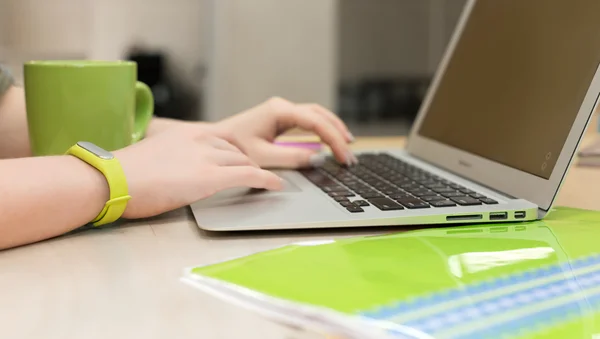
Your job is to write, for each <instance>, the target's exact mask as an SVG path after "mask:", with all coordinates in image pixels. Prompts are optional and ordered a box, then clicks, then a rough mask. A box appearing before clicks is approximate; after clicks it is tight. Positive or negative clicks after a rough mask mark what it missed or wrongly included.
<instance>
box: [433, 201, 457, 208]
mask: <svg viewBox="0 0 600 339" xmlns="http://www.w3.org/2000/svg"><path fill="white" fill-rule="evenodd" d="M430 204H431V206H433V207H452V206H456V203H455V202H453V201H450V200H438V201H432V202H430Z"/></svg>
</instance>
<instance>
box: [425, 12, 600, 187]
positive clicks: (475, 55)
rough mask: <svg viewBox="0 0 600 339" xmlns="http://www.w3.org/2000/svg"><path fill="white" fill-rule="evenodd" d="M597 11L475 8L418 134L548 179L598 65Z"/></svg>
mask: <svg viewBox="0 0 600 339" xmlns="http://www.w3.org/2000/svg"><path fill="white" fill-rule="evenodd" d="M599 13H600V1H598V0H569V1H565V0H529V1H523V0H503V1H497V0H480V1H477V2H476V3H475V5H474V7H473V9H472V12H471V15H470V17H469V19H468V21H467V23H466V25H465V28H464V31H463V34H462V36H461V37H460V39H459V42H458V44H457V45H456V48H455V50H454V54H453V56H452V58H451V59H450V61H449V63H448V65H447V68H446V72H445V74H444V75H443V77H442V78H441V80H440V83H439V86H438V88H437V91H436V92H435V95H434V96H433V98H432V101H431V103H430V107H429V110H428V112H427V115H426V116H425V117H424V118H423V122H422V124H421V128H420V130H419V131H418V133H419V134H420V135H421V136H424V137H427V138H430V139H433V140H436V141H439V142H441V143H444V144H447V145H450V146H453V147H455V148H459V149H461V150H464V151H466V152H470V153H472V154H476V155H478V156H481V157H484V158H487V159H489V160H493V161H496V162H498V163H501V164H504V165H507V166H510V167H513V168H516V169H519V170H522V171H525V172H528V173H531V174H533V175H536V176H538V177H542V178H545V179H548V178H549V177H550V175H551V174H552V170H553V169H554V166H555V164H556V161H557V159H558V156H559V155H560V153H561V150H562V147H563V144H564V143H565V141H566V139H567V136H568V134H569V132H570V130H571V126H572V124H573V122H574V121H575V118H576V116H577V114H578V111H579V109H580V106H581V104H582V102H583V100H584V97H585V95H586V92H587V90H588V87H589V85H590V83H591V81H592V78H593V77H594V74H595V72H596V69H597V67H598V64H599V62H600V14H599Z"/></svg>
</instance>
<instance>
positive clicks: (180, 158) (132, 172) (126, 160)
mask: <svg viewBox="0 0 600 339" xmlns="http://www.w3.org/2000/svg"><path fill="white" fill-rule="evenodd" d="M115 156H116V157H117V159H119V161H120V162H121V165H122V166H123V169H124V171H125V175H126V176H127V181H128V185H129V192H130V195H131V196H132V199H131V200H130V201H129V203H128V205H127V209H126V210H125V214H124V215H123V217H124V218H145V217H151V216H155V215H158V214H161V213H164V212H167V211H170V210H173V209H176V208H179V207H183V206H186V205H189V204H191V203H193V202H195V201H198V200H200V199H203V198H206V197H209V196H211V195H213V194H214V193H216V192H219V191H221V190H224V189H227V188H233V187H251V188H264V189H269V190H278V189H281V187H282V181H281V179H280V178H279V177H278V176H276V175H275V174H273V173H271V172H269V171H266V170H262V169H260V168H259V167H258V165H257V164H256V163H254V162H253V161H252V160H250V159H249V158H248V157H247V156H246V155H244V154H243V153H242V152H241V151H240V150H239V149H238V148H236V147H235V146H233V145H232V144H230V143H229V142H227V141H225V140H223V139H221V138H218V137H215V136H213V135H211V134H209V133H206V132H205V131H203V130H202V129H199V128H196V126H194V125H191V124H181V125H179V126H177V127H173V128H170V129H169V130H167V131H165V132H163V133H160V134H158V135H156V136H154V137H152V138H148V139H145V140H143V141H141V142H139V143H137V144H135V145H132V146H129V147H127V148H124V149H122V150H119V151H117V152H115Z"/></svg>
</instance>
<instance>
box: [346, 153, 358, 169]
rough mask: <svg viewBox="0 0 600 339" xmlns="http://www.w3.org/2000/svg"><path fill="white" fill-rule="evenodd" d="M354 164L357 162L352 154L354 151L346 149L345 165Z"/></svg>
mask: <svg viewBox="0 0 600 339" xmlns="http://www.w3.org/2000/svg"><path fill="white" fill-rule="evenodd" d="M356 164H358V159H356V156H355V155H354V153H352V152H351V151H348V152H347V153H346V165H348V166H352V165H356Z"/></svg>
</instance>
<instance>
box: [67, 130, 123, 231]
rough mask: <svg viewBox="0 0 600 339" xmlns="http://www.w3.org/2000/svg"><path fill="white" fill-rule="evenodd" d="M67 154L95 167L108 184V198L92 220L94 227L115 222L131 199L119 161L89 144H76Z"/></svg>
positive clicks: (110, 154)
mask: <svg viewBox="0 0 600 339" xmlns="http://www.w3.org/2000/svg"><path fill="white" fill-rule="evenodd" d="M67 154H69V155H73V156H75V157H77V158H79V159H81V160H83V161H85V162H86V163H88V164H89V165H91V166H93V167H95V168H96V169H97V170H98V171H100V173H102V174H103V175H104V177H105V178H106V181H107V182H108V189H109V191H110V197H109V199H108V201H107V202H106V204H105V205H104V208H103V209H102V212H100V214H98V217H96V219H94V220H92V223H93V224H94V226H100V225H105V224H108V223H111V222H115V221H117V220H118V219H119V218H120V217H121V216H122V215H123V212H125V208H126V207H127V202H128V201H129V199H131V196H129V192H128V188H127V178H126V177H125V172H124V171H123V168H122V167H121V163H119V160H117V158H115V157H114V155H113V154H112V153H110V152H108V151H106V150H104V149H102V148H100V147H98V146H96V145H94V144H92V143H90V142H83V141H81V142H78V143H77V144H75V145H74V146H73V147H71V148H70V149H69V150H68V151H67Z"/></svg>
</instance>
